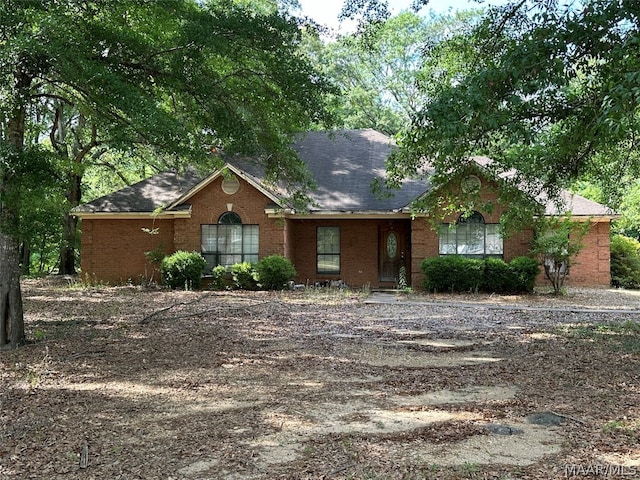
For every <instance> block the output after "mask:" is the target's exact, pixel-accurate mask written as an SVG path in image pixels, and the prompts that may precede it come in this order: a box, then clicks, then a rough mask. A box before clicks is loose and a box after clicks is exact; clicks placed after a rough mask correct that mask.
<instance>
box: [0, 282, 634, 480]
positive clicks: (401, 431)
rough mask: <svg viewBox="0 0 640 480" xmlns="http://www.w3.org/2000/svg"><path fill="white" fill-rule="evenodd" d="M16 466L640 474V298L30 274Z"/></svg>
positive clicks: (56, 474)
mask: <svg viewBox="0 0 640 480" xmlns="http://www.w3.org/2000/svg"><path fill="white" fill-rule="evenodd" d="M23 295H24V301H25V308H26V322H27V323H26V327H27V334H28V337H29V339H30V343H29V344H28V345H26V346H25V347H23V348H21V349H19V350H16V351H5V352H0V387H1V388H0V479H31V478H34V479H41V478H42V479H76V478H77V479H174V480H178V479H187V480H189V479H200V480H204V479H223V480H234V479H430V478H433V479H446V480H448V479H515V478H518V479H532V478H535V479H552V478H604V477H606V478H640V323H639V322H640V296H639V295H638V293H637V292H630V291H622V290H620V291H614V290H604V289H602V290H588V289H587V290H585V289H582V290H575V289H569V291H568V293H567V295H565V296H563V297H560V298H556V297H552V296H550V295H548V294H545V293H544V292H542V293H540V292H539V293H537V294H535V295H528V296H512V297H500V296H491V295H466V296H464V295H456V296H450V295H426V294H425V295H412V296H409V297H408V296H406V295H395V296H394V295H382V296H381V295H376V294H373V295H368V294H365V293H362V292H347V291H342V290H333V291H302V292H285V293H266V292H171V291H166V290H157V289H142V288H140V287H118V288H93V289H82V288H77V287H76V286H75V285H66V284H64V282H63V283H62V284H60V282H52V281H43V280H40V281H25V283H24V285H23Z"/></svg>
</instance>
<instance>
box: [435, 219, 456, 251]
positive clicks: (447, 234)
mask: <svg viewBox="0 0 640 480" xmlns="http://www.w3.org/2000/svg"><path fill="white" fill-rule="evenodd" d="M438 238H439V240H440V247H439V252H440V255H455V253H456V226H455V225H453V226H449V224H446V223H445V224H442V225H440V229H439V232H438Z"/></svg>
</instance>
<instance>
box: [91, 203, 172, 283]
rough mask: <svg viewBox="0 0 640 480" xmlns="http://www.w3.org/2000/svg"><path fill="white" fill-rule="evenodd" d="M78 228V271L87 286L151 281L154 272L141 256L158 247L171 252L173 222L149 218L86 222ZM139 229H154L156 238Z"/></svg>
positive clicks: (92, 220)
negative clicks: (80, 235)
mask: <svg viewBox="0 0 640 480" xmlns="http://www.w3.org/2000/svg"><path fill="white" fill-rule="evenodd" d="M81 228H82V237H81V238H82V245H81V252H80V254H81V270H82V275H83V277H85V280H86V281H90V282H108V283H112V284H120V283H126V282H129V281H131V282H134V283H139V282H140V281H141V280H143V279H145V278H146V279H149V280H150V279H151V275H152V274H153V270H154V269H153V266H152V265H151V264H149V263H148V262H147V261H146V259H145V256H144V252H148V251H149V250H153V249H155V248H157V247H158V246H159V245H163V247H164V251H165V252H167V253H169V252H173V251H174V247H173V221H172V220H156V221H155V222H154V221H153V220H152V219H151V216H149V219H139V220H126V219H124V220H123V219H88V218H85V219H84V220H82V224H81ZM142 228H147V229H153V228H157V229H158V230H157V231H158V234H157V235H150V234H149V233H145V232H143V231H142ZM157 279H158V278H157V277H156V280H157Z"/></svg>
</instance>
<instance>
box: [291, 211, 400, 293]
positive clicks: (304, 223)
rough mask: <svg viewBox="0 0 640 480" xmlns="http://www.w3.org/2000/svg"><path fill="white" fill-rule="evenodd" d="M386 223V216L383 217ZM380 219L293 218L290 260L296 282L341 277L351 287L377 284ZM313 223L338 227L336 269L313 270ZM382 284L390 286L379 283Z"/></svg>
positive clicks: (314, 244) (314, 242)
mask: <svg viewBox="0 0 640 480" xmlns="http://www.w3.org/2000/svg"><path fill="white" fill-rule="evenodd" d="M384 222H387V223H388V220H384ZM379 224H380V220H338V219H336V220H313V219H309V220H293V221H291V223H290V231H291V244H292V248H291V252H292V253H291V260H292V262H293V264H294V265H295V267H296V271H297V272H298V276H297V278H296V281H297V282H299V283H311V284H313V283H315V282H317V281H326V280H342V281H343V282H345V283H347V284H348V285H349V286H351V287H356V288H359V287H362V286H365V285H369V286H372V287H377V286H380V285H381V283H380V282H379V281H378V226H379ZM317 227H340V273H339V274H335V275H328V274H324V273H323V274H319V273H316V229H317ZM383 285H386V286H393V285H389V284H383Z"/></svg>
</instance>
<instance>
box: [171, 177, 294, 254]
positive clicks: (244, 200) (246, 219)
mask: <svg viewBox="0 0 640 480" xmlns="http://www.w3.org/2000/svg"><path fill="white" fill-rule="evenodd" d="M239 180H240V188H239V190H238V191H237V192H236V193H234V194H233V195H227V194H226V193H224V192H223V191H222V187H221V184H222V177H220V178H217V179H216V180H214V181H213V182H211V184H209V185H208V186H207V187H206V188H204V189H203V190H201V191H200V192H198V193H197V194H195V195H194V196H193V197H191V198H190V199H189V201H188V203H190V204H191V205H192V214H191V218H188V219H187V218H180V219H176V220H175V248H176V250H188V251H192V250H194V251H197V252H199V251H200V226H201V225H208V224H214V223H218V219H219V218H220V216H221V215H222V214H223V213H225V212H227V211H229V209H228V205H227V204H230V206H231V211H233V212H235V213H237V214H238V215H240V219H241V220H242V223H243V224H250V225H259V226H260V246H259V252H258V255H259V257H260V258H262V257H266V256H269V255H275V254H277V255H284V252H285V225H286V222H285V220H283V219H278V218H269V217H268V216H267V215H266V214H265V213H264V209H265V206H266V205H267V204H268V203H270V202H271V200H270V199H269V197H267V196H266V195H264V194H262V193H261V192H260V191H258V190H256V189H255V188H254V187H253V186H251V185H250V184H249V183H247V182H245V181H244V180H242V179H239Z"/></svg>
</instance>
